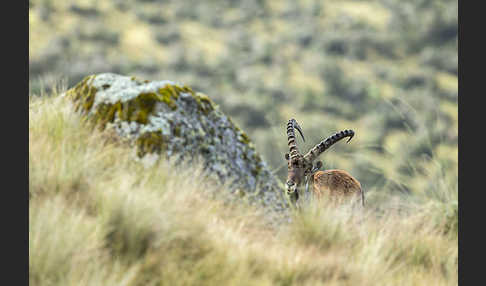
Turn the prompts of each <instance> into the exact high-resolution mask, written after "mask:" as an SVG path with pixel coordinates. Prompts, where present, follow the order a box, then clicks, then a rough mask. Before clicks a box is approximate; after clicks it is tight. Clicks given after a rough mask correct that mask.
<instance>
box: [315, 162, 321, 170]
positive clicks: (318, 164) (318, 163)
mask: <svg viewBox="0 0 486 286" xmlns="http://www.w3.org/2000/svg"><path fill="white" fill-rule="evenodd" d="M321 167H322V161H317V162H316V165H315V166H314V169H316V170H319V169H320V168H321Z"/></svg>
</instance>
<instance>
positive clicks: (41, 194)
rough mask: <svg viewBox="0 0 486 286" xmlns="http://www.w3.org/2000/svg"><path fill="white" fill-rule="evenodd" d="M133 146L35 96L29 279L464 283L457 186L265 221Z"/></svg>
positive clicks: (194, 171) (190, 170) (193, 175)
mask: <svg viewBox="0 0 486 286" xmlns="http://www.w3.org/2000/svg"><path fill="white" fill-rule="evenodd" d="M130 153H131V152H130V149H129V147H128V146H126V145H124V144H123V143H122V142H119V141H117V140H113V137H112V136H111V135H110V134H109V133H100V132H98V131H93V130H92V129H91V128H90V126H89V124H88V123H87V122H85V121H83V120H81V118H80V117H79V115H77V114H75V113H74V112H73V109H72V107H71V105H70V104H69V103H68V102H67V101H65V100H64V99H63V98H61V97H59V96H58V95H57V94H52V95H50V96H47V95H46V96H43V97H36V96H32V97H29V280H30V285H319V284H324V283H326V285H456V284H457V269H458V268H457V267H458V264H457V262H458V248H457V239H458V237H457V232H458V226H457V191H456V189H454V188H441V189H440V193H436V195H437V196H425V195H419V194H417V195H411V196H408V197H407V198H404V199H399V198H392V197H390V196H388V197H386V198H385V199H383V198H380V199H378V197H377V196H369V198H368V203H369V204H370V205H376V204H378V202H379V201H381V202H380V203H379V204H380V206H381V207H380V211H376V210H373V208H368V209H367V210H365V211H360V210H351V209H347V208H345V207H343V208H341V209H331V208H324V207H322V206H319V205H317V204H313V205H311V206H310V207H309V209H307V210H306V211H303V212H301V213H295V214H294V215H293V219H292V222H291V223H289V224H284V225H280V226H277V227H273V228H269V227H268V226H266V225H265V223H264V220H263V219H262V217H261V213H260V212H259V210H257V209H252V208H250V207H248V206H246V205H245V204H244V203H242V202H241V201H239V202H237V203H232V202H231V201H228V200H227V199H225V197H224V196H222V195H221V194H224V193H226V192H224V189H223V190H221V189H220V187H217V186H215V185H213V184H211V182H209V181H205V180H204V178H203V177H202V176H200V175H198V174H199V172H198V168H197V166H193V167H185V168H181V169H174V167H171V166H169V165H168V164H167V163H165V162H163V161H161V162H160V163H159V164H157V165H156V166H155V167H153V168H150V169H145V168H144V167H143V166H142V165H141V164H140V163H137V162H136V161H134V160H133V159H132V157H131V155H130Z"/></svg>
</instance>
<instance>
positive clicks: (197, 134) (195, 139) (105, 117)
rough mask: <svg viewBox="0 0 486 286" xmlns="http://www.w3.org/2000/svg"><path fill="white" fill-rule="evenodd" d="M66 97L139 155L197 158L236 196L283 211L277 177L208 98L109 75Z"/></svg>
mask: <svg viewBox="0 0 486 286" xmlns="http://www.w3.org/2000/svg"><path fill="white" fill-rule="evenodd" d="M66 96H67V97H68V98H70V99H72V100H73V102H74V105H75V107H76V110H77V111H79V112H82V113H83V114H84V115H86V116H87V118H89V119H91V120H93V122H94V123H96V124H97V125H98V126H100V127H101V128H107V127H109V128H113V129H114V130H115V131H116V133H117V134H118V135H119V136H121V137H123V138H127V139H129V141H130V142H132V143H133V145H134V147H135V148H136V152H135V153H136V155H137V156H138V157H139V158H141V159H143V158H144V157H147V156H149V157H150V160H146V161H150V162H153V161H154V160H156V159H157V158H158V157H155V156H154V155H157V156H160V155H164V156H166V157H176V158H177V159H178V160H180V161H182V160H191V159H192V158H196V157H198V158H202V160H203V165H204V166H205V169H206V171H207V172H208V173H209V174H211V176H213V177H216V178H217V179H218V181H220V182H221V183H225V184H226V185H228V186H229V189H230V190H231V191H232V192H234V193H238V196H239V197H243V196H244V197H245V198H251V200H252V201H254V202H257V203H259V204H262V205H263V206H266V207H269V209H272V210H274V211H285V210H287V209H288V207H289V206H288V203H287V201H286V199H285V197H284V195H283V194H282V191H281V189H280V187H279V183H278V181H277V179H276V178H275V177H274V176H273V174H272V173H271V172H270V171H269V169H268V167H267V165H266V163H265V162H264V161H263V160H262V159H261V157H260V155H259V154H258V153H257V152H256V150H255V147H254V146H253V144H252V142H251V140H250V138H249V137H248V135H246V134H245V133H244V132H243V131H242V130H241V129H240V128H238V126H236V125H235V124H234V123H233V122H232V121H231V119H230V118H229V117H228V116H226V115H225V114H224V113H223V112H221V111H220V110H219V108H218V106H217V105H216V104H215V103H214V102H213V101H212V100H211V99H210V98H209V96H207V95H205V94H203V93H200V92H194V91H193V90H192V89H191V88H190V87H187V86H185V85H181V84H178V83H175V82H172V81H142V80H139V79H137V78H134V77H127V76H122V75H117V74H112V73H104V74H97V75H90V76H87V77H86V78H84V79H83V80H82V81H81V82H79V83H78V84H77V85H76V86H74V87H73V88H71V89H70V90H68V91H67V92H66ZM174 155H177V156H174ZM154 158H155V159H154ZM176 163H177V162H176ZM242 192H243V194H242Z"/></svg>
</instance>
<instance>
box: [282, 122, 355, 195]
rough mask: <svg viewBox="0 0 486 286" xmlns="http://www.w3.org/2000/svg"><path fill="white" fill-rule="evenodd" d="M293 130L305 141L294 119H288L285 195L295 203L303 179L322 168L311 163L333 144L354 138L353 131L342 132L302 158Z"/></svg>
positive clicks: (320, 165) (317, 164)
mask: <svg viewBox="0 0 486 286" xmlns="http://www.w3.org/2000/svg"><path fill="white" fill-rule="evenodd" d="M295 129H297V131H299V133H300V135H301V136H302V139H303V140H304V141H305V138H304V134H303V132H302V129H301V128H300V126H299V124H298V123H297V121H295V119H290V120H289V122H288V123H287V138H288V145H289V151H290V153H286V154H285V159H286V160H287V161H288V164H287V166H288V176H287V182H286V188H287V194H288V195H289V196H290V198H291V200H293V201H297V200H298V199H299V193H298V187H299V186H300V185H301V183H302V182H303V181H304V180H305V178H306V177H307V176H309V175H311V174H312V173H313V172H315V171H317V170H318V169H319V168H321V167H322V162H321V161H317V162H316V163H315V164H313V161H314V160H315V159H316V158H317V157H318V156H319V155H320V154H321V153H322V152H324V151H325V150H327V149H328V148H329V147H331V146H332V145H333V144H334V143H336V142H338V141H339V140H341V139H343V138H345V137H349V139H348V141H347V142H349V141H350V140H351V138H353V136H354V131H353V130H343V131H341V132H338V133H335V134H333V135H331V136H329V137H328V138H326V139H324V140H322V141H321V142H320V143H319V144H317V145H316V146H314V148H312V149H311V150H310V151H309V152H307V154H305V155H304V156H303V155H302V154H301V153H300V152H299V150H298V149H297V144H296V141H295V132H294V130H295Z"/></svg>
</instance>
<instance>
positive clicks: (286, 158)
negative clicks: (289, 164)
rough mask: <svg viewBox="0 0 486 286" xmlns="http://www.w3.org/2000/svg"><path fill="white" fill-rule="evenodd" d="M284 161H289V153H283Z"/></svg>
mask: <svg viewBox="0 0 486 286" xmlns="http://www.w3.org/2000/svg"><path fill="white" fill-rule="evenodd" d="M285 160H287V161H288V160H289V153H285Z"/></svg>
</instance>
